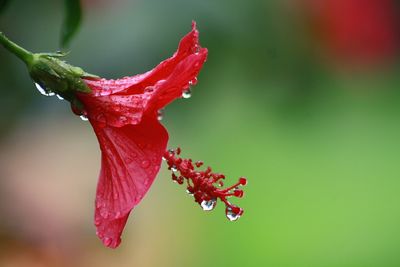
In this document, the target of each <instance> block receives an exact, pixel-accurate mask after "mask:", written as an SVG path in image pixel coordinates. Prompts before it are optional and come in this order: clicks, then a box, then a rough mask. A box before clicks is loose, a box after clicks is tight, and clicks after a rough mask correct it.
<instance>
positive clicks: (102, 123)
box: [96, 113, 107, 128]
mask: <svg viewBox="0 0 400 267" xmlns="http://www.w3.org/2000/svg"><path fill="white" fill-rule="evenodd" d="M96 120H97V123H98V126H99V127H100V128H104V127H106V126H107V123H106V117H105V116H104V115H103V114H101V113H100V114H99V115H98V116H97V117H96Z"/></svg>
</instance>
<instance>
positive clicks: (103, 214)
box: [100, 209, 110, 219]
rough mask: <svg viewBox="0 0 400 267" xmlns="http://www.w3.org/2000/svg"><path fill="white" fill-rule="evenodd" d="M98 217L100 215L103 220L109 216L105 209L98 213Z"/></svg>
mask: <svg viewBox="0 0 400 267" xmlns="http://www.w3.org/2000/svg"><path fill="white" fill-rule="evenodd" d="M100 215H101V217H103V218H104V219H107V218H108V216H109V215H110V214H109V213H108V211H107V210H106V209H102V210H101V211H100Z"/></svg>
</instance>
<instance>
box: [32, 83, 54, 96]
mask: <svg viewBox="0 0 400 267" xmlns="http://www.w3.org/2000/svg"><path fill="white" fill-rule="evenodd" d="M35 87H36V89H37V90H38V91H39V93H41V94H42V95H44V96H53V95H55V93H53V92H51V91H48V90H46V89H45V87H44V86H42V85H40V84H39V83H35Z"/></svg>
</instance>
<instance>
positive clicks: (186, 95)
mask: <svg viewBox="0 0 400 267" xmlns="http://www.w3.org/2000/svg"><path fill="white" fill-rule="evenodd" d="M191 96H192V91H191V90H190V88H189V89H187V90H185V91H183V93H182V97H183V98H185V99H188V98H190V97H191Z"/></svg>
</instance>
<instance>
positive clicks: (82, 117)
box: [79, 115, 89, 121]
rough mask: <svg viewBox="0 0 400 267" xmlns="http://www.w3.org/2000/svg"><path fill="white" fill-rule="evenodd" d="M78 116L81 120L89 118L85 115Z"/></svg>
mask: <svg viewBox="0 0 400 267" xmlns="http://www.w3.org/2000/svg"><path fill="white" fill-rule="evenodd" d="M79 117H80V118H81V120H83V121H88V120H89V119H88V117H86V116H85V115H81V116H79Z"/></svg>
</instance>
